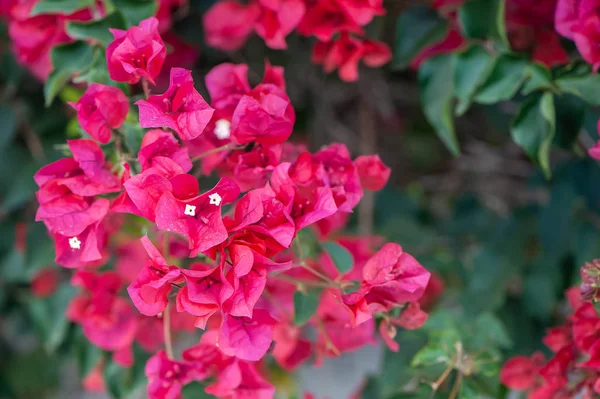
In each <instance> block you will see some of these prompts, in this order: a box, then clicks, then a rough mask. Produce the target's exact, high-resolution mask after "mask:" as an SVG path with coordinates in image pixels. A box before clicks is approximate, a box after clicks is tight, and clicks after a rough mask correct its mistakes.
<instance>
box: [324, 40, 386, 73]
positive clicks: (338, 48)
mask: <svg viewBox="0 0 600 399" xmlns="http://www.w3.org/2000/svg"><path fill="white" fill-rule="evenodd" d="M391 59H392V52H391V51H390V49H389V47H388V46H387V45H386V44H385V43H382V42H378V41H375V40H369V39H359V38H356V37H354V36H352V35H349V34H347V33H342V34H341V35H340V37H339V38H338V39H336V40H334V41H329V42H318V43H317V44H316V45H315V47H314V49H313V55H312V60H313V62H314V63H316V64H323V69H324V70H325V72H326V73H331V72H333V71H334V70H336V69H337V70H338V74H339V76H340V79H342V80H343V81H346V82H354V81H356V80H357V79H358V63H359V62H360V61H362V62H364V63H365V65H367V66H369V67H373V68H374V67H380V66H382V65H385V64H386V63H388V62H389V61H390V60H391Z"/></svg>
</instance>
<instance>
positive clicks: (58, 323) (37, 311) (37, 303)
mask: <svg viewBox="0 0 600 399" xmlns="http://www.w3.org/2000/svg"><path fill="white" fill-rule="evenodd" d="M75 291H76V290H75V288H74V287H72V286H70V285H68V284H62V285H61V286H60V287H59V288H58V289H57V290H56V292H55V293H54V294H52V295H51V296H50V297H48V298H43V299H42V298H32V299H31V301H30V302H29V314H30V315H31V318H32V320H33V321H34V323H35V326H36V328H37V330H38V332H39V334H40V337H41V339H42V342H43V344H44V349H46V351H48V352H54V351H55V350H56V349H57V348H58V347H59V346H60V344H61V343H62V342H63V340H64V338H65V337H66V334H67V330H68V327H69V320H67V317H66V310H67V306H68V304H69V302H70V301H71V298H73V296H74V295H75Z"/></svg>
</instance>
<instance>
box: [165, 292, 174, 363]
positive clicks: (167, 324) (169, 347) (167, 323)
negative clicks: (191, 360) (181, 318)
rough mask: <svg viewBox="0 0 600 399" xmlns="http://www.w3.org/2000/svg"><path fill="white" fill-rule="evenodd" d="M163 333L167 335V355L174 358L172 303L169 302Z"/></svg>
mask: <svg viewBox="0 0 600 399" xmlns="http://www.w3.org/2000/svg"><path fill="white" fill-rule="evenodd" d="M163 334H164V336H165V351H166V352H167V357H168V358H169V359H173V342H172V340H171V303H170V302H167V307H166V308H165V311H164V312H163Z"/></svg>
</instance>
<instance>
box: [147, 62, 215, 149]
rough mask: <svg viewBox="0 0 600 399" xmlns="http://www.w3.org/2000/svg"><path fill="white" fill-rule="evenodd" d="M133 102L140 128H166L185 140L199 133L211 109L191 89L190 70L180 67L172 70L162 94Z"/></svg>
mask: <svg viewBox="0 0 600 399" xmlns="http://www.w3.org/2000/svg"><path fill="white" fill-rule="evenodd" d="M136 105H137V106H138V107H139V109H140V125H141V126H142V127H168V128H169V129H172V130H173V131H175V132H176V133H177V134H178V135H179V136H180V137H181V138H182V139H184V140H192V139H194V138H196V137H198V136H199V135H201V134H202V132H204V128H206V125H208V122H210V119H211V118H212V115H213V112H214V109H212V108H211V107H210V106H209V105H208V104H207V103H206V101H204V99H203V98H202V96H201V95H200V93H198V91H197V90H196V89H195V88H194V80H193V78H192V72H191V71H188V70H187V69H183V68H172V69H171V83H170V85H169V89H168V90H167V91H166V92H165V93H163V94H161V95H154V96H150V97H149V98H148V100H147V101H146V100H140V101H138V102H136Z"/></svg>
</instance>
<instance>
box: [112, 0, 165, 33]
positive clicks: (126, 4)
mask: <svg viewBox="0 0 600 399" xmlns="http://www.w3.org/2000/svg"><path fill="white" fill-rule="evenodd" d="M112 3H113V5H114V6H115V8H116V9H117V10H119V11H120V12H121V13H123V17H124V18H125V23H126V25H127V27H130V26H134V25H139V23H140V21H142V20H144V19H146V18H150V17H151V16H153V15H154V14H155V13H156V9H157V7H158V5H157V3H156V0H112Z"/></svg>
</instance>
